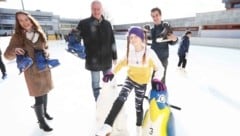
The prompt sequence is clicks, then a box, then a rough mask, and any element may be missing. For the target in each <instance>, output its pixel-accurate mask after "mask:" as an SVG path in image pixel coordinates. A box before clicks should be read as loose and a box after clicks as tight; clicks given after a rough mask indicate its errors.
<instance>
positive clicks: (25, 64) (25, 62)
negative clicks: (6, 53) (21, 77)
mask: <svg viewBox="0 0 240 136" xmlns="http://www.w3.org/2000/svg"><path fill="white" fill-rule="evenodd" d="M16 56H17V58H16V62H17V68H18V69H19V71H20V73H19V74H21V73H22V72H24V71H25V70H27V69H28V68H29V67H30V66H31V65H32V64H33V61H32V58H30V57H29V56H27V55H16Z"/></svg>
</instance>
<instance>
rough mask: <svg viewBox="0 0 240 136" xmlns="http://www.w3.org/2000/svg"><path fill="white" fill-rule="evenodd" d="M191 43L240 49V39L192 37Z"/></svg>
mask: <svg viewBox="0 0 240 136" xmlns="http://www.w3.org/2000/svg"><path fill="white" fill-rule="evenodd" d="M115 38H116V39H120V40H126V35H115ZM178 38H179V39H181V37H178ZM179 41H180V40H179ZM190 42H191V45H197V46H210V47H223V48H234V49H240V39H237V38H207V37H191V39H190Z"/></svg>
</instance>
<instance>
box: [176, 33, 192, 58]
mask: <svg viewBox="0 0 240 136" xmlns="http://www.w3.org/2000/svg"><path fill="white" fill-rule="evenodd" d="M189 45H190V40H189V37H188V36H186V35H184V36H183V37H182V40H181V42H180V44H179V47H178V55H179V56H185V55H186V53H187V52H188V49H189Z"/></svg>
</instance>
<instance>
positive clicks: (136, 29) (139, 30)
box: [128, 26, 144, 41]
mask: <svg viewBox="0 0 240 136" xmlns="http://www.w3.org/2000/svg"><path fill="white" fill-rule="evenodd" d="M131 34H135V35H136V36H138V37H139V38H141V39H142V41H144V32H143V30H142V28H140V27H137V26H132V27H130V29H129V30H128V36H130V35H131Z"/></svg>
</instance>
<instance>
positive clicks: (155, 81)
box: [152, 79, 167, 91]
mask: <svg viewBox="0 0 240 136" xmlns="http://www.w3.org/2000/svg"><path fill="white" fill-rule="evenodd" d="M152 89H154V90H158V91H164V90H165V91H166V90H167V87H166V86H165V84H164V83H162V82H161V81H160V80H158V79H153V80H152Z"/></svg>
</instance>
